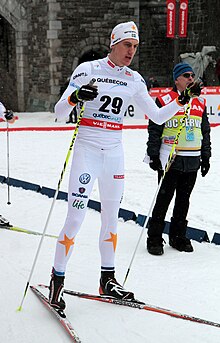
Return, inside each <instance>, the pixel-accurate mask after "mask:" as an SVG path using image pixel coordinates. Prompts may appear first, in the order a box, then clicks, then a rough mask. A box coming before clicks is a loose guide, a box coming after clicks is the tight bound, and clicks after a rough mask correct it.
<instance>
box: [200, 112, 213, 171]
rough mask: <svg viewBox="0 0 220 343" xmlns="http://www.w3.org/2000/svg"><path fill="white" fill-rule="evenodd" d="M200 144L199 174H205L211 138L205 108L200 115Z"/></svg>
mask: <svg viewBox="0 0 220 343" xmlns="http://www.w3.org/2000/svg"><path fill="white" fill-rule="evenodd" d="M201 132H202V146H201V174H202V176H205V175H206V174H207V173H208V171H209V168H210V157H211V139H210V123H209V120H208V116H207V109H206V107H205V110H204V112H203V115H202V124H201Z"/></svg>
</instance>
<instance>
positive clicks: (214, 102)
mask: <svg viewBox="0 0 220 343" xmlns="http://www.w3.org/2000/svg"><path fill="white" fill-rule="evenodd" d="M171 90H172V88H171V87H164V88H152V89H151V90H150V92H149V94H150V95H151V97H152V98H153V99H154V100H155V98H156V97H158V96H159V95H165V94H166V93H168V92H170V91H171ZM201 98H204V99H206V106H207V113H208V114H209V121H210V123H211V124H219V123H220V86H218V87H204V88H203V89H202V94H201ZM129 106H132V107H130V108H133V116H132V117H130V116H128V115H127V116H126V118H129V119H130V118H134V119H147V118H148V117H147V113H146V111H144V110H143V109H142V108H140V107H139V105H138V104H137V103H136V102H135V99H132V100H131V102H130V104H129ZM129 106H128V107H129ZM196 106H197V105H196ZM197 109H198V110H200V111H201V108H200V106H198V108H197ZM125 113H126V112H125ZM126 114H127V113H126Z"/></svg>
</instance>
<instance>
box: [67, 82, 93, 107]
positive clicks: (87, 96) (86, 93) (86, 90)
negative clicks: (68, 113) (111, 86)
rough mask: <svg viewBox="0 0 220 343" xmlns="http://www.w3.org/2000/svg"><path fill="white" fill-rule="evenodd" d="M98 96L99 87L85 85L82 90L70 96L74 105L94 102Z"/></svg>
mask: <svg viewBox="0 0 220 343" xmlns="http://www.w3.org/2000/svg"><path fill="white" fill-rule="evenodd" d="M97 95H98V89H97V86H92V85H91V84H88V85H83V86H82V87H81V88H80V89H78V90H76V91H75V92H73V93H72V94H71V95H70V101H71V102H73V103H74V104H77V102H79V101H92V100H94V99H95V98H96V97H97Z"/></svg>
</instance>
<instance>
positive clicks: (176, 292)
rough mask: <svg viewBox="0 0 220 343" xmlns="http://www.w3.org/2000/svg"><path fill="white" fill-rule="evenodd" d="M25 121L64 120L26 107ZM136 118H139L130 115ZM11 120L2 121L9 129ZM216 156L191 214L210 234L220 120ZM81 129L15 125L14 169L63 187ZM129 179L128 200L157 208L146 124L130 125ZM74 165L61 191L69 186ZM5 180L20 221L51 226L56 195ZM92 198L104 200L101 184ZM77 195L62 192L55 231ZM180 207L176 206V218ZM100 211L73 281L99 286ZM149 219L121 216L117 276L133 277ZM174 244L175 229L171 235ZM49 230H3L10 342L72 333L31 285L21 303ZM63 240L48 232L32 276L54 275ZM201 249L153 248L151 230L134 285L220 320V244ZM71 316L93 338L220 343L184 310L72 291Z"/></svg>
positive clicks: (219, 190)
mask: <svg viewBox="0 0 220 343" xmlns="http://www.w3.org/2000/svg"><path fill="white" fill-rule="evenodd" d="M19 116H20V120H19V121H18V122H17V123H16V126H19V125H20V126H53V125H54V126H56V125H58V124H54V120H53V116H52V114H48V113H47V114H43V113H33V114H28V115H25V114H23V115H22V114H21V115H19ZM130 123H131V121H130ZM3 127H5V124H4V123H0V128H3ZM211 135H212V147H213V156H212V159H211V169H210V172H209V174H208V175H207V176H206V177H205V178H202V177H201V175H200V174H199V175H198V179H197V183H196V186H195V189H194V191H193V194H192V197H191V206H190V210H189V214H188V220H189V226H192V227H196V228H199V229H202V230H206V231H207V233H208V236H209V238H210V240H211V239H212V237H213V234H214V233H215V232H220V228H219V222H220V211H219V195H220V183H219V166H220V150H219V144H220V127H216V128H213V129H212V131H211ZM71 137H72V132H71V131H48V132H46V131H44V132H39V131H21V132H16V131H13V132H10V133H9V142H10V177H13V178H17V179H21V180H24V181H28V182H33V183H36V184H40V185H41V186H46V187H50V188H54V189H55V188H56V187H57V183H58V180H59V177H60V172H61V170H62V168H63V163H64V160H65V157H66V153H67V150H68V147H69V144H70V141H71ZM6 138H7V135H6V133H5V132H0V175H5V176H7V159H6V156H7V153H6V141H7V140H6ZM123 140H124V148H125V157H126V160H125V161H126V186H125V193H124V199H123V203H122V207H123V208H126V209H129V210H131V211H134V212H135V213H136V214H138V213H141V214H147V212H148V209H149V207H150V205H151V202H152V199H153V195H154V193H155V191H156V188H157V177H156V174H155V173H154V172H153V171H152V170H150V168H149V166H147V165H146V164H144V163H143V162H142V160H143V157H144V154H145V144H146V140H147V132H146V130H124V133H123ZM68 175H69V166H68V167H67V172H66V174H65V176H64V180H63V183H62V185H61V190H63V191H67V183H68ZM10 198H11V205H7V186H6V185H5V184H0V213H1V214H2V215H3V216H4V217H6V218H8V219H9V220H10V222H11V223H12V224H13V225H15V226H18V227H21V228H24V229H29V230H35V231H39V232H42V231H43V229H44V227H45V223H46V219H47V217H48V213H49V210H50V207H51V203H52V199H49V198H48V197H46V196H43V195H41V194H38V193H36V192H33V191H27V190H23V189H22V188H15V187H10ZM91 198H92V199H93V200H99V197H98V188H97V184H95V187H94V190H93V192H92V196H91ZM66 210H67V203H66V202H65V201H62V200H57V201H56V204H55V207H54V210H53V213H52V216H51V219H50V222H49V225H48V229H47V233H50V234H55V235H58V233H59V231H60V229H61V227H62V225H63V223H64V220H65V215H66ZM171 215H172V205H171V206H170V209H169V211H168V213H167V220H169V219H170V217H171ZM99 226H100V214H99V213H97V212H95V211H93V210H91V209H88V211H87V215H86V218H85V221H84V223H83V225H82V228H81V231H80V233H79V234H78V236H77V244H76V246H75V251H74V252H73V255H72V257H71V259H70V261H69V264H68V271H67V275H66V276H67V277H66V280H65V286H66V288H69V289H74V290H78V291H85V292H90V293H97V292H98V282H99V273H100V271H99V265H100V257H99V251H98V235H99ZM140 233H141V228H140V227H139V226H138V225H136V224H135V223H134V222H132V221H129V222H123V220H121V219H120V220H119V240H118V248H117V259H116V271H117V279H118V281H119V282H123V280H124V277H125V274H126V272H127V268H128V265H129V263H130V261H131V257H132V254H133V252H134V249H135V246H136V244H137V241H138V238H139V235H140ZM164 238H165V240H166V241H167V243H168V238H167V235H164ZM39 241H40V236H34V235H28V234H24V233H19V232H12V231H7V230H0V266H1V287H0V299H1V311H0V326H1V329H0V342H4V343H15V342H16V343H48V342H49V341H51V342H53V343H61V342H62V343H63V342H70V338H69V337H68V335H67V334H66V333H65V331H64V330H63V329H62V327H61V326H60V325H59V323H58V322H56V320H55V319H54V318H53V316H52V315H51V314H50V313H49V312H48V311H47V310H46V309H45V308H44V307H43V306H42V304H41V303H40V302H39V300H38V299H37V298H36V296H35V295H34V294H33V293H32V292H31V290H29V291H28V292H27V295H26V297H25V300H24V303H23V309H22V311H21V312H16V309H17V307H18V306H19V305H20V303H21V300H22V297H23V295H24V290H25V287H26V284H27V280H28V277H29V275H30V271H31V268H32V265H33V260H34V257H35V255H36V251H37V248H38V244H39ZM55 243H56V240H55V239H54V238H48V237H45V239H44V241H43V245H42V248H41V251H40V254H39V258H38V261H37V264H36V268H35V270H34V273H33V276H32V279H31V284H37V283H48V282H49V279H50V271H51V266H52V264H53V257H54V251H55ZM193 246H194V249H195V251H194V253H180V252H178V251H176V250H174V249H172V248H171V247H170V246H169V244H166V245H165V254H164V255H163V256H151V255H150V254H148V253H147V252H146V249H145V235H143V238H142V241H141V243H140V246H139V248H138V251H137V255H136V257H135V260H134V263H133V265H132V268H131V271H130V274H129V277H128V280H127V283H126V288H127V289H130V290H132V291H133V292H135V295H136V297H137V298H138V299H141V300H143V301H145V302H147V303H149V304H155V305H158V306H160V307H165V308H170V309H173V310H175V311H179V312H183V313H186V314H191V315H193V316H197V317H200V318H203V319H207V320H210V321H215V322H220V296H219V294H220V292H219V289H220V286H219V284H220V283H219V280H220V276H219V256H220V246H217V245H215V244H213V243H198V242H196V241H193ZM65 298H66V302H67V310H66V313H67V315H68V318H69V319H70V321H71V322H72V324H73V326H74V328H75V329H76V331H77V332H78V334H79V336H80V338H81V340H82V342H83V343H91V342H92V343H133V342H135V343H157V342H158V343H176V342H178V343H185V342H187V343H202V342H204V343H218V342H219V341H220V328H215V327H210V326H206V325H202V324H197V323H192V322H188V321H184V320H180V319H174V318H171V317H169V316H166V315H161V314H157V313H152V312H147V311H140V310H136V309H129V308H126V307H120V306H114V305H110V304H104V303H99V302H94V301H90V300H84V299H78V298H75V297H70V296H68V295H66V297H65Z"/></svg>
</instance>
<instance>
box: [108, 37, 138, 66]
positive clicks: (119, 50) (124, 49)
mask: <svg viewBox="0 0 220 343" xmlns="http://www.w3.org/2000/svg"><path fill="white" fill-rule="evenodd" d="M137 48H138V41H137V39H133V38H130V39H124V40H123V41H121V42H119V43H117V44H115V45H113V47H112V51H111V53H110V55H109V58H110V59H111V61H112V62H114V63H115V64H116V65H117V66H119V67H123V66H129V65H130V64H131V62H132V60H133V57H134V55H135V53H136V51H137Z"/></svg>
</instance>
